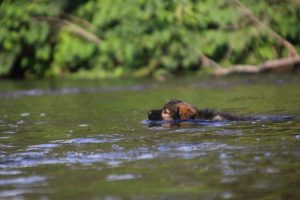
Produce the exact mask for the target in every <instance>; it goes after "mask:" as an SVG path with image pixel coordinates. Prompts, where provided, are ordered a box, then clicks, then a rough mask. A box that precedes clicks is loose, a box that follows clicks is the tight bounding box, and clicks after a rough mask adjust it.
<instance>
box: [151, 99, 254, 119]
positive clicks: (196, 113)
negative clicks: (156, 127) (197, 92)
mask: <svg viewBox="0 0 300 200" xmlns="http://www.w3.org/2000/svg"><path fill="white" fill-rule="evenodd" d="M148 119H149V120H154V121H156V120H164V121H171V120H213V121H223V120H229V121H245V120H249V119H250V118H249V117H243V116H238V115H235V114H232V113H227V112H219V111H215V110H211V109H203V110H200V109H198V108H197V107H196V106H194V105H192V104H190V103H187V102H184V101H182V100H179V99H171V100H170V101H169V102H167V103H166V104H165V105H164V106H163V107H162V108H161V109H159V110H151V111H149V112H148Z"/></svg>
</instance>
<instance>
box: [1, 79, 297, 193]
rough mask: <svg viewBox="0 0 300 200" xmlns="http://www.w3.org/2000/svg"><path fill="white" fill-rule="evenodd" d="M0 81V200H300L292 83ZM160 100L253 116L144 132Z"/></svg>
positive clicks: (295, 81)
mask: <svg viewBox="0 0 300 200" xmlns="http://www.w3.org/2000/svg"><path fill="white" fill-rule="evenodd" d="M0 84H1V89H0V199H16V198H17V199H176V198H177V199H300V192H299V188H300V181H299V180H300V179H299V178H300V120H299V119H300V90H299V88H300V78H298V77H296V76H295V77H293V76H289V77H265V76H264V77H250V78H249V77H248V78H247V77H242V78H230V79H216V80H210V79H207V80H200V79H199V80H197V79H195V78H194V79H184V80H182V79H181V80H180V79H175V80H171V81H168V82H165V83H153V82H151V81H147V80H146V81H143V82H142V81H134V80H129V81H126V82H117V81H114V82H101V81H64V82H55V81H54V82H53V81H52V82H39V81H37V82H22V81H19V82H10V81H1V82H0ZM171 98H181V99H184V100H186V101H189V102H191V103H193V104H195V105H197V106H199V107H200V108H214V109H218V110H222V111H230V112H234V113H237V114H241V115H251V116H259V117H261V119H262V120H257V121H245V122H207V123H199V124H190V125H188V126H182V127H166V126H148V125H149V124H148V123H147V122H146V121H144V120H145V119H146V117H147V116H146V114H147V111H148V110H150V109H156V108H160V107H161V105H162V104H163V103H165V102H166V101H168V100H169V99H171ZM285 116H292V117H293V118H285Z"/></svg>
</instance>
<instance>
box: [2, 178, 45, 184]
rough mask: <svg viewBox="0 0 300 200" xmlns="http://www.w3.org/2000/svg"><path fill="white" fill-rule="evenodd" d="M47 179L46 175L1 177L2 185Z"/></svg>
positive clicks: (31, 182) (29, 182)
mask: <svg viewBox="0 0 300 200" xmlns="http://www.w3.org/2000/svg"><path fill="white" fill-rule="evenodd" d="M46 180H47V178H46V177H44V176H29V177H18V178H8V179H0V185H28V184H35V183H41V182H45V181H46Z"/></svg>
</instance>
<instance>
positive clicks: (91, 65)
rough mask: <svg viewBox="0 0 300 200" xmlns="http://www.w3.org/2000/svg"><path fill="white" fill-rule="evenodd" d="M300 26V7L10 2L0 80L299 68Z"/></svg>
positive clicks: (287, 3)
mask: <svg viewBox="0 0 300 200" xmlns="http://www.w3.org/2000/svg"><path fill="white" fill-rule="evenodd" d="M299 21H300V3H299V1H298V0H263V1H261V0H223V1H214V0H202V1H192V0H171V1H159V0H154V1H153V0H152V1H148V0H138V1H137V0H124V1H117V2H116V1H108V0H75V1H74V0H73V1H71V0H62V1H58V0H56V1H53V0H52V1H50V0H32V1H25V0H20V1H13V0H4V1H3V2H2V3H1V5H0V24H1V26H0V33H1V34H0V76H2V77H9V78H48V77H70V76H74V77H84V78H112V77H122V76H134V77H149V76H152V77H153V76H154V77H165V76H168V75H172V74H175V75H176V74H192V73H193V74H194V73H198V72H209V73H215V74H216V75H224V74H228V73H235V72H238V73H243V72H246V73H256V72H260V71H265V70H270V69H274V68H281V67H295V66H297V64H299V63H300V58H299V56H298V52H299V50H300V24H299ZM267 61H268V62H267Z"/></svg>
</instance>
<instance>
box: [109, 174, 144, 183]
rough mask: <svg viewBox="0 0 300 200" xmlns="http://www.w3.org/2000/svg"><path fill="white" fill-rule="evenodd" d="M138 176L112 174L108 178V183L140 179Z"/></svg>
mask: <svg viewBox="0 0 300 200" xmlns="http://www.w3.org/2000/svg"><path fill="white" fill-rule="evenodd" d="M139 177H140V175H137V174H110V175H108V176H107V177H106V180H107V181H125V180H132V179H137V178H139Z"/></svg>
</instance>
